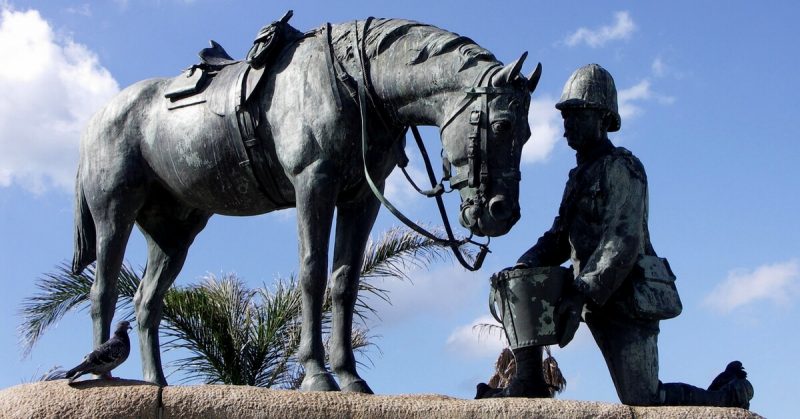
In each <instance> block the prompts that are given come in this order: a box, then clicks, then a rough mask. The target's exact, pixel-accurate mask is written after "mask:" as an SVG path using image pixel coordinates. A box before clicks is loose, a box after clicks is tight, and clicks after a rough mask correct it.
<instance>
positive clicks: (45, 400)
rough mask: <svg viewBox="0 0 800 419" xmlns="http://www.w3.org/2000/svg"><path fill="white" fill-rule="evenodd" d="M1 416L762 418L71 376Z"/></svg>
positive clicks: (21, 395) (24, 391) (34, 391)
mask: <svg viewBox="0 0 800 419" xmlns="http://www.w3.org/2000/svg"><path fill="white" fill-rule="evenodd" d="M0 412H2V414H0V416H2V417H3V418H32V417H35V418H86V417H140V418H153V419H155V418H256V417H272V418H287V419H294V418H296V419H315V418H365V419H366V418H370V419H381V418H420V419H422V418H425V419H428V418H432V417H435V418H489V417H491V418H520V417H544V418H598V417H602V418H631V419H633V418H637V419H638V418H653V419H655V418H687V417H691V418H742V419H744V418H761V416H759V415H757V414H755V413H753V412H750V411H748V410H745V409H737V408H719V407H688V406H670V407H635V406H625V405H621V404H611V403H599V402H584V401H574V400H557V399H515V398H508V399H484V400H463V399H456V398H452V397H447V396H441V395H436V394H409V395H395V396H381V395H365V394H359V393H341V392H308V393H303V392H299V391H290V390H271V389H263V388H258V387H247V386H225V385H202V386H168V387H164V388H159V387H158V386H156V385H153V384H148V383H144V382H142V381H132V380H113V381H103V380H89V381H84V382H80V383H78V382H76V385H74V386H69V385H67V381H66V380H57V381H48V382H38V383H30V384H21V385H18V386H14V387H10V388H7V389H3V390H0Z"/></svg>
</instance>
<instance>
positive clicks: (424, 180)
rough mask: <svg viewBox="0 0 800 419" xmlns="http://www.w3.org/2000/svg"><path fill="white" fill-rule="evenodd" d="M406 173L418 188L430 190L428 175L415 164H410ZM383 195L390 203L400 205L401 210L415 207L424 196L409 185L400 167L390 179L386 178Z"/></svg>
mask: <svg viewBox="0 0 800 419" xmlns="http://www.w3.org/2000/svg"><path fill="white" fill-rule="evenodd" d="M406 171H407V172H408V175H409V176H411V179H414V182H415V183H416V184H417V186H419V187H420V188H422V189H429V186H428V185H430V180H428V175H427V173H425V172H424V171H423V169H420V168H418V167H417V166H416V165H414V164H409V165H408V166H406ZM437 175H440V174H437ZM383 194H384V195H385V196H386V198H387V199H388V200H389V202H392V203H395V204H398V205H400V208H409V206H411V205H414V203H415V202H419V201H421V200H420V199H419V198H421V197H422V195H420V194H419V192H417V191H416V189H414V187H413V186H411V184H410V183H408V179H406V177H405V176H404V175H403V171H402V170H401V169H400V168H399V167H397V168H396V169H394V170H393V171H392V173H391V174H390V175H389V177H388V178H386V183H385V186H384V188H383Z"/></svg>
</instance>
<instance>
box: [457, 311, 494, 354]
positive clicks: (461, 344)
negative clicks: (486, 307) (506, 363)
mask: <svg viewBox="0 0 800 419" xmlns="http://www.w3.org/2000/svg"><path fill="white" fill-rule="evenodd" d="M482 324H492V325H496V326H499V324H498V323H497V321H495V319H494V318H493V317H492V316H489V315H485V316H481V317H478V318H477V319H475V320H473V321H472V322H471V323H469V324H466V325H463V326H459V327H457V328H456V329H455V330H453V332H452V333H450V336H449V337H448V338H447V343H446V347H447V350H448V351H451V352H455V353H458V354H459V356H462V357H465V358H492V359H494V358H497V356H498V355H500V352H501V351H502V350H503V348H505V347H506V346H508V345H507V343H506V339H505V336H504V335H503V333H502V329H497V328H492V332H482V331H481V329H480V325H482Z"/></svg>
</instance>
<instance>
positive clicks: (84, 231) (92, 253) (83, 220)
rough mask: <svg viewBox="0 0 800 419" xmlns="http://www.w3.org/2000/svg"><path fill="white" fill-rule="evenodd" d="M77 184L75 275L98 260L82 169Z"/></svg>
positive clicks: (94, 232)
mask: <svg viewBox="0 0 800 419" xmlns="http://www.w3.org/2000/svg"><path fill="white" fill-rule="evenodd" d="M78 173H79V175H78V178H77V179H76V182H75V253H74V254H73V256H72V273H73V274H75V275H78V274H80V273H81V272H83V269H84V268H86V267H87V266H89V265H90V264H91V263H92V262H94V261H95V260H96V259H97V252H96V247H97V234H96V231H95V227H94V218H92V213H91V212H90V211H89V203H88V202H86V194H85V193H84V190H83V183H82V182H81V179H80V169H79V170H78Z"/></svg>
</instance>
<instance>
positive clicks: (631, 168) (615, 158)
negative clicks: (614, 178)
mask: <svg viewBox="0 0 800 419" xmlns="http://www.w3.org/2000/svg"><path fill="white" fill-rule="evenodd" d="M611 159H612V164H614V165H621V166H623V167H624V168H625V169H627V171H628V172H630V174H631V175H632V176H633V177H636V178H639V179H641V180H643V181H645V182H647V173H646V172H645V170H644V165H643V164H642V162H641V161H640V160H639V158H638V157H636V156H635V155H634V154H633V153H632V152H631V151H630V150H628V149H627V148H625V147H615V148H614V152H613V153H611Z"/></svg>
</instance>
